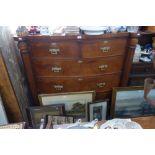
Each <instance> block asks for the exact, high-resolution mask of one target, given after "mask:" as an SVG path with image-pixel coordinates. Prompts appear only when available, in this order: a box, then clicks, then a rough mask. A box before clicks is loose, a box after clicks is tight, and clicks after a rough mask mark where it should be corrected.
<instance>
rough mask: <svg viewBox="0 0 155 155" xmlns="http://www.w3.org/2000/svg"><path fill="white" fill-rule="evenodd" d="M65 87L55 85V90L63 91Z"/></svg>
mask: <svg viewBox="0 0 155 155" xmlns="http://www.w3.org/2000/svg"><path fill="white" fill-rule="evenodd" d="M63 87H64V86H63V85H54V88H55V90H62V89H63Z"/></svg>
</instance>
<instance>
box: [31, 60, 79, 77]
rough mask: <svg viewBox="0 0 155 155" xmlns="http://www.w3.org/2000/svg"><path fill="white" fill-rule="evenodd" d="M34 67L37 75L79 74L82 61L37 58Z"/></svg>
mask: <svg viewBox="0 0 155 155" xmlns="http://www.w3.org/2000/svg"><path fill="white" fill-rule="evenodd" d="M33 69H34V73H35V74H36V76H71V75H72V76H74V75H76V76H77V75H79V72H80V70H79V69H80V63H78V61H74V60H52V59H35V60H33Z"/></svg>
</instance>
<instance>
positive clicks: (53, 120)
mask: <svg viewBox="0 0 155 155" xmlns="http://www.w3.org/2000/svg"><path fill="white" fill-rule="evenodd" d="M73 121H74V118H73V117H70V116H51V115H47V116H46V122H47V123H46V124H47V125H46V129H50V128H53V126H54V125H60V124H70V123H73Z"/></svg>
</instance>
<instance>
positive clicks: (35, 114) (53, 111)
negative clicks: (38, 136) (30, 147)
mask: <svg viewBox="0 0 155 155" xmlns="http://www.w3.org/2000/svg"><path fill="white" fill-rule="evenodd" d="M27 112H28V116H29V121H30V124H31V126H32V127H33V128H37V129H38V128H39V127H40V123H41V119H42V118H45V116H46V115H52V116H54V115H55V116H58V115H64V112H65V107H64V104H54V105H50V106H36V107H30V108H28V110H27Z"/></svg>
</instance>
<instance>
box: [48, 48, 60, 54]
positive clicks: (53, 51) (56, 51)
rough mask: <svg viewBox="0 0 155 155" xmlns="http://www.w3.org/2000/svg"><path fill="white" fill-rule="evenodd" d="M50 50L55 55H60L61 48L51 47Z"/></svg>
mask: <svg viewBox="0 0 155 155" xmlns="http://www.w3.org/2000/svg"><path fill="white" fill-rule="evenodd" d="M49 52H50V53H51V54H53V55H58V54H59V52H60V49H59V48H50V49H49Z"/></svg>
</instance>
